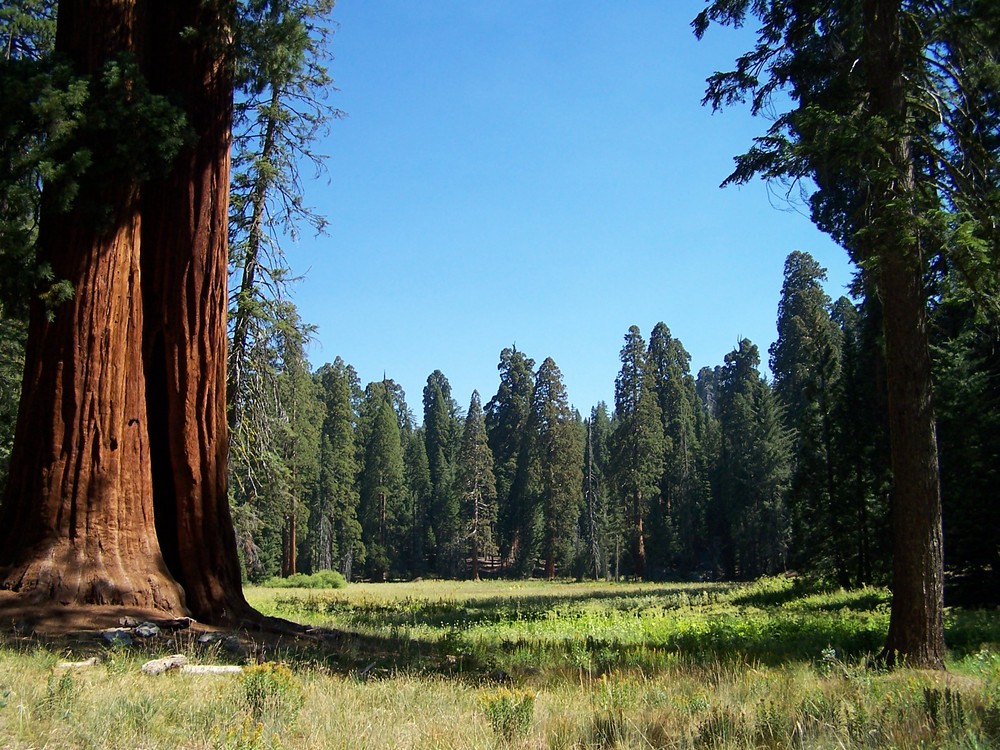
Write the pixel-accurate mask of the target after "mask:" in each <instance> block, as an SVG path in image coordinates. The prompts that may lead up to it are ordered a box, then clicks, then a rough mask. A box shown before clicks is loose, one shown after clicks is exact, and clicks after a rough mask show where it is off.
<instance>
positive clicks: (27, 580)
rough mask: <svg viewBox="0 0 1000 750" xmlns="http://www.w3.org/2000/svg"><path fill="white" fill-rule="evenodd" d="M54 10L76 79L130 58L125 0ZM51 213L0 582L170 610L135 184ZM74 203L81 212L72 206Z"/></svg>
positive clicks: (131, 32) (4, 514)
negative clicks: (54, 298)
mask: <svg viewBox="0 0 1000 750" xmlns="http://www.w3.org/2000/svg"><path fill="white" fill-rule="evenodd" d="M91 6H92V4H91V3H89V2H84V1H83V0H72V1H67V0H63V2H61V3H60V4H59V25H58V32H57V38H56V50H57V52H59V53H62V54H64V55H66V56H67V57H68V58H69V59H70V60H71V61H72V63H73V65H74V67H75V69H76V71H77V72H78V73H80V74H99V72H100V70H101V68H102V66H103V65H104V63H105V62H107V61H108V59H109V58H111V57H113V56H114V55H116V54H118V53H123V52H134V51H135V49H136V37H137V34H136V30H137V27H138V24H139V20H140V19H139V15H138V9H137V4H136V3H135V2H134V1H122V2H112V3H105V4H103V5H102V6H101V7H100V8H93V7H91ZM116 177H117V179H115V180H114V181H113V183H110V184H109V183H107V182H106V183H104V184H101V185H99V186H92V189H91V190H90V191H89V194H88V195H87V196H86V198H87V203H90V204H92V205H93V204H95V203H96V204H98V205H103V206H106V207H108V208H110V210H111V217H110V221H106V220H102V221H98V217H97V216H96V214H95V212H93V211H88V209H87V208H86V207H81V204H82V203H83V202H78V205H77V207H76V208H75V209H74V210H72V211H70V212H69V213H64V212H63V211H61V210H60V209H59V208H58V207H57V205H56V204H57V199H53V198H52V197H51V196H49V195H48V193H46V195H45V196H43V207H42V218H41V230H40V234H39V259H40V260H41V261H42V262H47V263H49V264H50V265H51V267H52V270H53V273H54V275H55V277H56V278H58V279H65V280H67V281H69V282H70V283H71V284H72V286H73V290H74V297H73V299H72V300H70V301H68V302H65V303H63V304H61V305H60V306H59V307H57V308H56V309H54V310H52V311H51V315H52V319H51V320H50V319H49V314H50V311H49V310H47V309H46V308H45V306H44V305H43V303H41V302H40V301H39V300H38V298H37V296H36V297H35V299H34V302H33V307H32V311H31V323H30V330H29V337H28V344H27V350H26V358H25V374H24V380H23V387H22V397H21V404H20V411H19V416H18V425H17V433H16V437H15V446H14V452H13V455H12V459H11V471H10V478H9V481H8V484H7V491H6V496H5V499H4V504H3V508H2V511H0V528H2V529H3V531H2V532H0V586H2V587H3V588H7V589H13V590H15V591H19V592H21V593H22V594H24V595H26V596H27V597H29V598H32V599H36V600H40V601H54V602H60V603H65V604H74V603H91V604H122V605H131V606H140V607H155V608H159V609H163V610H167V611H174V612H180V611H183V602H184V599H183V592H182V591H181V589H180V588H179V587H178V586H177V584H176V582H175V581H174V580H173V579H172V578H171V576H170V573H169V572H168V570H167V567H166V566H165V564H164V561H163V558H162V556H161V554H160V548H159V545H158V544H157V538H156V533H155V529H154V521H153V517H154V512H153V502H152V500H151V495H152V493H151V483H152V479H151V471H150V446H149V441H148V438H147V424H148V419H147V414H146V403H145V398H144V379H143V368H142V359H141V351H142V327H143V310H142V298H141V291H142V289H141V286H140V272H139V249H140V228H141V221H140V214H139V201H138V195H139V193H138V186H137V184H136V182H135V180H134V179H133V178H131V177H130V176H128V175H126V174H119V175H117V176H116ZM83 205H84V206H85V204H83Z"/></svg>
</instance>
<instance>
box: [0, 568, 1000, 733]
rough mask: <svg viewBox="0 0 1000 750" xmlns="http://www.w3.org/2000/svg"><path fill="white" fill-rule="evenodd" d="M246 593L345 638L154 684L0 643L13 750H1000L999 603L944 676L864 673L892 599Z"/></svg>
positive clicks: (393, 590)
mask: <svg viewBox="0 0 1000 750" xmlns="http://www.w3.org/2000/svg"><path fill="white" fill-rule="evenodd" d="M247 593H248V597H249V598H250V600H251V602H252V603H253V604H254V605H255V606H257V607H259V608H261V609H262V610H263V611H265V612H266V613H268V614H276V615H280V616H282V617H288V618H292V619H296V620H299V621H303V622H308V623H311V624H314V625H317V626H324V627H332V628H336V629H338V630H340V631H342V633H341V635H339V636H338V637H337V638H336V639H335V640H334V641H333V643H334V644H335V646H334V647H333V648H332V649H331V648H329V647H323V648H321V647H319V646H314V647H310V648H305V649H298V650H296V651H287V652H281V651H271V652H265V654H264V655H265V657H267V658H270V659H272V660H273V661H270V662H268V663H265V664H262V665H256V666H251V667H250V668H249V669H248V670H246V671H244V673H243V674H242V675H224V676H211V677H206V676H187V675H167V676H163V677H159V678H151V677H145V676H143V675H141V674H140V673H139V669H138V668H139V665H140V664H141V663H142V661H143V660H144V659H145V658H148V654H145V653H137V652H134V651H130V650H127V649H126V650H114V651H110V652H108V654H107V656H106V658H105V659H104V661H103V662H102V663H101V664H99V665H98V666H96V667H93V668H91V669H87V670H80V671H67V670H62V669H58V668H57V667H56V663H57V662H58V661H59V660H60V659H61V658H63V655H60V654H56V653H53V652H52V651H51V650H45V649H41V648H36V647H24V646H18V647H10V646H8V647H5V648H0V748H7V747H9V748H40V747H45V748H78V747H79V748H83V747H95V748H97V747H100V748H103V747H109V748H119V747H120V748H123V749H124V748H129V750H132V749H134V748H175V747H181V748H213V749H214V748H225V749H230V748H231V749H233V750H236V749H244V748H245V749H254V748H279V747H284V748H289V749H291V748H497V747H504V748H615V747H618V748H800V747H801V748H886V747H898V748H921V747H923V748H991V747H997V746H1000V646H998V645H997V644H1000V615H998V614H997V613H996V612H971V611H970V612H966V611H951V612H949V615H948V631H947V637H948V640H949V646H950V647H951V648H952V649H953V651H952V660H951V661H950V663H949V672H948V673H941V674H935V673H928V672H920V671H915V670H897V671H895V672H891V673H885V672H879V671H876V670H873V669H870V668H868V666H867V656H868V654H869V653H870V652H872V651H875V650H877V649H878V647H879V646H880V645H881V640H882V638H883V637H884V632H885V627H886V624H887V619H888V604H887V602H888V599H887V595H886V593H885V592H883V591H881V590H877V589H868V590H863V591H859V592H825V593H824V592H817V591H813V590H808V589H803V588H796V587H795V586H794V585H793V584H792V583H791V582H789V581H786V580H783V579H782V580H778V579H772V580H766V581H761V582H757V583H755V584H749V585H732V584H719V585H711V584H707V585H706V584H698V585H673V584H573V583H556V584H550V583H542V582H525V583H522V582H518V583H514V582H484V583H479V584H472V583H444V582H419V583H406V584H381V585H361V584H354V585H351V586H349V587H348V588H346V589H340V590H332V591H316V590H308V591H307V590H301V591H298V590H288V589H283V590H269V589H250V590H248V592H247ZM192 657H193V658H194V657H197V658H198V659H200V660H204V659H205V658H206V655H205V654H203V653H199V654H192ZM215 658H220V659H221V658H222V654H221V653H219V654H216V655H215ZM281 662H283V664H282V663H281Z"/></svg>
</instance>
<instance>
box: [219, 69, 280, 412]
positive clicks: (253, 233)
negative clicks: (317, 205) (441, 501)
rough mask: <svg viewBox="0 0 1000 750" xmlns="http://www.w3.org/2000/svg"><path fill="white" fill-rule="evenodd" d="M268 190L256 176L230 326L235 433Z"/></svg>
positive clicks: (268, 144)
mask: <svg viewBox="0 0 1000 750" xmlns="http://www.w3.org/2000/svg"><path fill="white" fill-rule="evenodd" d="M278 99H279V90H278V89H277V88H275V89H273V91H272V93H271V106H270V113H271V114H270V115H269V116H268V120H267V126H266V129H265V131H264V141H263V144H262V146H261V153H260V160H261V162H263V163H266V164H270V162H271V158H272V157H273V154H274V138H275V132H276V131H277V121H276V120H275V118H274V114H273V112H274V110H275V109H276V108H277V106H278ZM270 186H271V181H270V179H269V178H267V177H265V176H264V175H261V174H260V173H259V172H258V173H257V178H256V184H255V185H254V188H253V192H252V194H251V196H252V197H251V201H250V203H251V205H250V210H251V216H250V231H249V236H248V238H247V247H246V254H245V255H244V257H243V258H242V262H243V268H242V269H241V271H242V275H241V277H240V288H239V291H238V292H237V293H236V311H235V316H236V320H235V321H234V322H233V342H232V349H231V351H230V353H229V367H228V375H227V382H228V389H229V403H230V407H229V429H230V430H235V429H236V426H237V425H238V424H239V421H240V417H241V415H240V413H239V404H240V401H239V395H240V393H241V392H242V389H243V374H244V372H245V370H246V359H247V342H248V340H249V337H250V321H251V320H252V318H253V314H252V312H251V310H252V308H251V305H250V300H251V299H252V298H253V295H254V291H255V289H256V286H257V271H258V270H259V269H260V253H261V249H262V248H263V245H264V231H265V229H264V218H265V216H264V215H265V212H266V210H267V194H268V189H269V188H270Z"/></svg>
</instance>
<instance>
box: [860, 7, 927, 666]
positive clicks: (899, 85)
mask: <svg viewBox="0 0 1000 750" xmlns="http://www.w3.org/2000/svg"><path fill="white" fill-rule="evenodd" d="M863 12H864V24H865V27H864V31H865V52H866V55H867V58H868V59H867V66H866V76H867V82H868V89H869V94H870V106H871V108H872V114H873V115H875V116H877V117H879V118H882V119H883V120H884V121H885V122H887V123H889V124H890V126H892V125H899V124H901V123H904V122H905V120H906V115H907V112H906V107H907V104H906V94H905V85H906V79H905V67H904V62H903V60H904V55H905V50H904V39H903V34H902V30H901V26H900V23H901V11H900V8H899V2H898V0H865V3H864V8H863ZM886 152H887V154H886V155H887V156H888V158H889V159H890V160H891V162H892V166H893V169H892V170H891V173H892V174H894V175H895V179H890V178H888V177H886V176H884V175H886V171H885V169H884V167H882V165H873V169H872V174H873V175H875V177H874V178H873V179H872V184H871V196H872V197H871V200H870V203H869V205H870V228H869V230H868V238H867V239H865V240H864V242H865V243H866V246H867V250H868V253H867V254H868V256H869V257H873V258H875V259H876V261H877V265H876V268H877V270H876V274H877V284H878V291H879V293H880V296H881V301H882V309H883V315H884V317H883V326H884V331H885V349H886V381H887V388H888V395H889V441H890V452H891V461H892V475H893V488H892V510H891V513H892V534H893V545H892V553H893V563H892V565H893V569H892V609H891V613H890V619H889V636H888V640H887V642H886V646H885V650H884V652H883V656H884V658H885V659H886V660H887V661H888V662H889V663H890V664H892V663H895V662H897V661H902V662H905V663H906V664H908V665H911V666H918V667H930V668H934V669H941V668H943V667H944V651H945V649H944V622H943V619H944V556H943V542H942V533H941V490H940V482H939V478H938V457H937V437H936V433H935V421H934V408H933V404H932V399H931V361H930V353H929V345H928V335H927V309H926V305H927V295H926V293H925V290H924V284H923V270H924V264H923V260H922V252H921V250H922V248H921V238H920V232H919V229H918V227H917V220H916V208H915V206H914V200H915V199H914V195H915V174H914V164H913V154H912V149H911V144H910V141H909V140H908V139H907V138H906V137H904V136H897V137H896V138H894V139H893V141H892V142H891V143H890V144H888V147H887V148H886Z"/></svg>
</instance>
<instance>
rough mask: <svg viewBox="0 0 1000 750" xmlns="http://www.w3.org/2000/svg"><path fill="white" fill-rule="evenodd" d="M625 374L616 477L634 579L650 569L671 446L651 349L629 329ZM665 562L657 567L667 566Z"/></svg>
mask: <svg viewBox="0 0 1000 750" xmlns="http://www.w3.org/2000/svg"><path fill="white" fill-rule="evenodd" d="M621 362H622V369H621V371H620V372H619V373H618V377H617V379H616V380H615V431H614V434H613V436H612V464H613V467H614V468H613V475H614V478H615V484H616V489H617V494H618V497H619V498H620V501H621V502H622V504H623V506H624V516H625V522H626V529H627V531H626V536H627V538H628V544H629V551H630V554H631V558H632V560H631V562H632V568H631V572H632V574H633V575H634V576H636V577H638V578H642V577H644V576H645V575H646V572H647V570H646V568H647V554H646V545H647V536H648V522H649V513H650V510H651V508H654V507H656V505H657V504H658V503H659V495H660V487H659V482H660V479H661V478H662V476H663V464H664V455H665V453H666V443H665V440H664V436H663V420H662V417H661V413H660V405H659V403H657V400H656V394H655V392H654V390H653V377H652V375H651V373H650V370H649V367H648V365H647V362H646V343H645V341H643V338H642V335H641V334H640V333H639V329H638V327H636V326H632V327H631V328H629V331H628V333H627V334H626V336H625V345H624V346H623V347H622V350H621ZM662 563H663V561H662V560H656V561H655V563H654V564H656V565H662Z"/></svg>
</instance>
